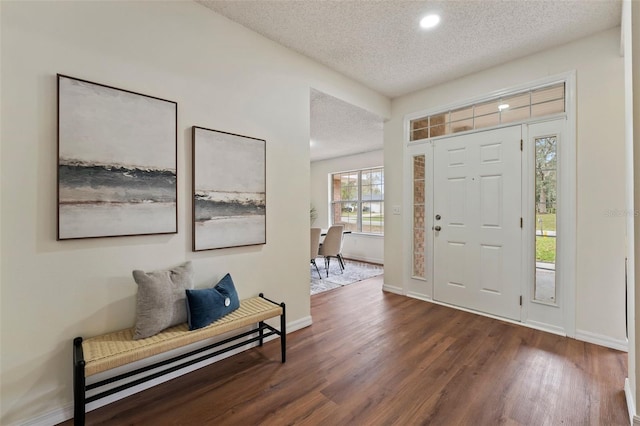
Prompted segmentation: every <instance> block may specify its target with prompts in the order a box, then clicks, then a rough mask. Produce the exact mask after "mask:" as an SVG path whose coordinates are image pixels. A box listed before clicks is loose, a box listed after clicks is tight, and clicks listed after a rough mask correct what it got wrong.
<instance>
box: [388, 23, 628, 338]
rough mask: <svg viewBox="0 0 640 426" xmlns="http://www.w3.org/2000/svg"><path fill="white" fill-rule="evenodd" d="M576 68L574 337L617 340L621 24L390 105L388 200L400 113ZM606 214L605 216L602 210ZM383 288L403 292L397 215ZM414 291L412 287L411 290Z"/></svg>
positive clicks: (397, 196) (396, 182)
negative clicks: (575, 271) (575, 278)
mask: <svg viewBox="0 0 640 426" xmlns="http://www.w3.org/2000/svg"><path fill="white" fill-rule="evenodd" d="M572 70H576V74H577V129H576V134H577V199H578V201H577V203H578V205H577V285H576V287H577V294H576V334H577V335H581V336H587V335H588V336H590V337H592V338H595V339H599V340H600V341H602V342H606V341H609V342H613V343H615V344H619V345H624V344H625V342H626V340H625V322H624V321H625V316H624V315H625V314H624V312H625V309H624V258H625V218H624V217H623V216H619V217H608V215H606V212H607V211H609V210H617V211H624V209H625V157H624V153H625V150H624V149H625V148H624V78H623V75H624V73H623V59H622V57H621V56H620V29H619V28H617V29H612V30H610V31H606V32H604V33H600V34H597V35H595V36H592V37H589V38H585V39H582V40H579V41H576V42H573V43H570V44H567V45H564V46H561V47H558V48H555V49H551V50H548V51H545V52H542V53H539V54H536V55H531V56H529V57H526V58H522V59H519V60H516V61H512V62H510V63H507V64H504V65H501V66H498V67H495V68H491V69H488V70H485V71H483V72H479V73H476V74H472V75H469V76H467V77H464V78H461V79H458V80H455V81H452V82H449V83H446V84H442V85H439V86H436V87H433V88H431V89H428V90H424V91H420V92H417V93H413V94H410V95H407V96H404V97H401V98H397V99H394V100H393V102H392V115H391V119H390V120H389V121H387V122H386V123H385V148H384V159H385V172H386V175H385V180H386V189H385V190H386V203H387V205H394V204H395V205H403V198H402V197H403V195H402V194H403V193H402V188H403V175H404V173H405V172H406V171H405V170H403V143H404V142H403V118H404V116H405V115H406V114H409V113H413V112H416V111H420V110H425V109H429V108H435V107H438V106H441V105H448V104H452V103H456V102H462V101H464V100H466V99H470V98H474V97H479V96H482V95H484V94H487V93H491V92H494V91H497V90H501V89H506V88H509V87H513V86H518V85H522V84H525V83H527V82H530V81H535V80H538V79H541V78H543V77H546V76H549V75H556V74H560V73H563V72H568V71H572ZM609 216H610V215H609ZM386 219H387V220H386V223H385V225H386V230H385V231H386V232H385V285H388V286H390V287H397V288H404V289H405V291H406V290H407V288H406V287H407V285H408V284H407V281H408V280H409V276H408V273H407V272H408V271H406V270H404V269H403V265H407V264H409V262H408V259H407V258H406V256H409V253H408V251H407V250H402V249H401V248H405V245H407V244H408V242H405V241H403V240H402V234H403V220H409V219H410V218H409V216H387V218H386ZM410 290H412V291H415V289H410Z"/></svg>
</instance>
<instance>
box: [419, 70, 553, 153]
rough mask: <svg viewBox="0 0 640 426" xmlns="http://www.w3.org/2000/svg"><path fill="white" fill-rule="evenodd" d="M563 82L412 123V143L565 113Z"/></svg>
mask: <svg viewBox="0 0 640 426" xmlns="http://www.w3.org/2000/svg"><path fill="white" fill-rule="evenodd" d="M564 92H565V90H564V82H562V83H559V84H553V85H550V86H544V87H538V88H535V89H531V90H527V91H525V92H519V93H516V94H510V95H507V96H504V97H501V98H494V99H491V100H488V101H484V102H480V103H477V104H472V105H466V106H463V107H460V108H456V109H455V110H449V111H444V112H440V113H437V114H432V115H429V116H427V117H420V118H416V119H414V120H411V121H410V129H409V130H410V136H409V140H411V141H416V140H420V139H428V138H435V137H438V136H444V135H449V134H453V133H460V132H466V131H469V130H477V129H482V128H485V127H493V126H498V125H500V124H505V123H514V122H518V121H524V120H528V119H530V118H535V117H544V116H547V115H552V114H557V113H562V112H565V99H564Z"/></svg>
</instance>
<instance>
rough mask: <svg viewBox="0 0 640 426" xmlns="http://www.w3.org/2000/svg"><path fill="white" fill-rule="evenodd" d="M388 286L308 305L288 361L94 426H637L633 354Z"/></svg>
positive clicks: (245, 362)
mask: <svg viewBox="0 0 640 426" xmlns="http://www.w3.org/2000/svg"><path fill="white" fill-rule="evenodd" d="M381 287H382V277H376V278H372V279H370V280H367V281H362V282H360V283H356V284H351V285H349V286H346V287H343V288H339V289H336V290H331V291H328V292H325V293H321V294H318V295H315V296H313V297H312V298H311V309H312V316H313V325H312V326H311V327H307V328H305V329H302V330H299V331H296V332H294V333H291V334H289V335H288V342H287V343H288V352H287V362H286V364H281V363H280V361H279V360H280V355H279V341H277V340H276V341H272V342H269V343H267V344H265V346H263V347H262V348H255V349H251V350H249V351H245V352H243V353H241V354H238V355H235V356H232V357H230V358H227V359H225V360H222V361H220V362H217V363H215V364H213V365H210V366H208V367H205V368H202V369H200V370H198V371H195V372H192V373H190V374H187V375H185V376H182V377H179V378H176V379H174V380H171V381H170V382H167V383H164V384H161V385H158V386H156V387H154V388H152V389H149V390H146V391H144V392H141V393H138V394H136V395H133V396H131V397H128V398H126V399H124V400H120V401H117V402H114V403H112V404H110V405H108V406H105V407H102V408H100V409H97V410H94V411H92V412H90V413H88V414H87V424H89V425H92V424H93V425H125V424H126V425H291V424H299V425H419V424H428V425H498V424H506V425H628V424H629V420H628V415H627V409H626V403H625V397H624V391H623V386H624V378H625V377H626V372H627V354H626V353H623V352H619V351H615V350H612V349H607V348H603V347H600V346H596V345H592V344H588V343H584V342H580V341H577V340H573V339H567V338H563V337H559V336H556V335H553V334H549V333H544V332H541V331H537V330H532V329H529V328H526V327H521V326H517V325H513V324H509V323H505V322H502V321H498V320H493V319H490V318H485V317H482V316H478V315H473V314H470V313H466V312H462V311H458V310H455V309H450V308H447V307H443V306H439V305H435V304H432V303H428V302H423V301H419V300H415V299H410V298H406V297H402V296H398V295H395V294H390V293H385V292H383V291H382V290H381ZM64 424H65V425H67V424H68V425H70V424H71V421H69V422H65V423H64Z"/></svg>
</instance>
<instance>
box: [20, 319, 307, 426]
mask: <svg viewBox="0 0 640 426" xmlns="http://www.w3.org/2000/svg"><path fill="white" fill-rule="evenodd" d="M312 322H313V321H312V318H311V316H306V317H303V318H300V319H298V320H295V321H292V322H288V323H287V334H289V333H293V332H294V331H296V330H300V329H302V328H305V327H308V326H310V325H311V324H312ZM277 338H278V336H269V337H267V338H266V339H265V342H268V341H270V340H273V339H277ZM257 345H258V343H257V342H254V343H251V344H247V345H246V346H243V347H241V348H238V349H234V350H232V351H229V352H226V353H224V354H221V355H218V356H215V357H212V358H209V359H206V360H204V361H201V362H198V363H196V364H193V365H190V366H188V367H184V368H182V369H180V370H178V371H174V372H173V373H169V374H166V375H164V376H162V377H158V378H157V379H153V380H149V381H148V382H145V383H142V384H140V385H138V386H134V387H132V388H129V389H125V390H123V391H121V392H118V393H115V394H113V395H109V396H108V397H105V398H102V399H100V400H98V401H95V402H92V403H89V404H87V406H86V411H87V412H89V411H93V410H95V409H96V408H100V407H103V406H105V405H107V404H111V403H112V402H115V401H118V400H120V399H123V398H126V397H128V396H131V395H133V394H136V393H138V392H141V391H143V390H146V389H149V388H152V387H153V386H156V385H159V384H161V383H164V382H167V381H169V380H172V379H174V378H176V377H180V376H182V375H185V374H187V373H191V372H192V371H195V370H198V369H200V368H202V367H206V366H207V365H210V364H213V363H215V362H217V361H220V360H222V359H225V358H228V357H230V356H232V355H235V354H238V353H240V352H244V351H246V350H247V349H251V348H253V347H255V346H257ZM139 366H140V365H138V364H135V366H133V367H132V366H129V369H133V368H137V367H139ZM72 417H73V403H68V404H65V405H64V406H62V407H59V408H56V409H54V410H51V411H50V412H48V413H44V414H41V415H39V416H37V417H33V418H31V419H29V420H22V421H20V422H16V423H13V424H12V425H10V426H51V425H56V424H58V423H62V422H64V421H67V420H69V419H71V418H72Z"/></svg>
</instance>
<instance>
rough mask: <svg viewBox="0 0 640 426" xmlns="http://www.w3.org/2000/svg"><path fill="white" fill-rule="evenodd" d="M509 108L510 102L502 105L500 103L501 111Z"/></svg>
mask: <svg viewBox="0 0 640 426" xmlns="http://www.w3.org/2000/svg"><path fill="white" fill-rule="evenodd" d="M507 108H509V104H500V105H498V109H499V110H500V111H502V110H505V109H507Z"/></svg>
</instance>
